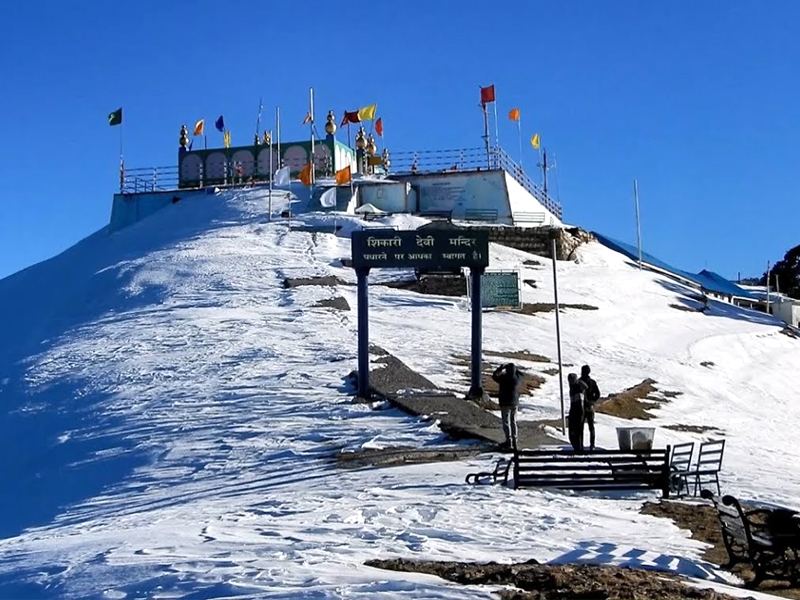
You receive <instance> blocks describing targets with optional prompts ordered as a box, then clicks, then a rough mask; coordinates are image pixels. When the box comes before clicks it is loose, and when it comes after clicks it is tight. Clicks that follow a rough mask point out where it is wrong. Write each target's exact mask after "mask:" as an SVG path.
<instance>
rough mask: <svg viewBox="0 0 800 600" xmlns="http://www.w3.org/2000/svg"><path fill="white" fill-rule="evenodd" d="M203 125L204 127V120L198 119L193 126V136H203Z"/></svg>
mask: <svg viewBox="0 0 800 600" xmlns="http://www.w3.org/2000/svg"><path fill="white" fill-rule="evenodd" d="M203 125H205V119H200V120H199V121H198V122H197V123H195V124H194V135H203Z"/></svg>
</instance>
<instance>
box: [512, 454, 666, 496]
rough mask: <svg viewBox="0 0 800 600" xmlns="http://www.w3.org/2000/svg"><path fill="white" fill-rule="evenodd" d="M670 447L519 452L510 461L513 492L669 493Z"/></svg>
mask: <svg viewBox="0 0 800 600" xmlns="http://www.w3.org/2000/svg"><path fill="white" fill-rule="evenodd" d="M669 460H670V447H669V446H667V447H666V448H662V449H653V450H631V451H627V450H597V451H595V452H590V453H587V454H579V453H575V452H572V451H553V450H519V451H517V452H515V453H514V456H513V458H512V466H513V469H512V473H513V482H514V489H517V488H520V487H553V488H563V489H571V490H642V489H656V490H661V492H662V494H663V496H664V497H665V498H668V497H669V494H670V467H669Z"/></svg>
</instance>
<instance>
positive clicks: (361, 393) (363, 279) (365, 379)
mask: <svg viewBox="0 0 800 600" xmlns="http://www.w3.org/2000/svg"><path fill="white" fill-rule="evenodd" d="M356 276H357V277H358V397H359V398H369V294H368V292H369V282H368V277H369V269H358V270H357V271H356Z"/></svg>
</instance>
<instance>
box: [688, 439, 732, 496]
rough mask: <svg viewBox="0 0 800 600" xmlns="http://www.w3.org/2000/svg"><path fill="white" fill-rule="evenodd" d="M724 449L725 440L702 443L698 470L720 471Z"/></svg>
mask: <svg viewBox="0 0 800 600" xmlns="http://www.w3.org/2000/svg"><path fill="white" fill-rule="evenodd" d="M724 451H725V440H714V441H711V442H703V443H702V444H700V452H699V453H698V455H697V469H696V470H697V471H698V472H706V473H716V472H718V471H719V470H720V469H721V468H722V454H723V452H724ZM734 500H735V498H734Z"/></svg>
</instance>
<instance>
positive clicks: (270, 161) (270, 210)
mask: <svg viewBox="0 0 800 600" xmlns="http://www.w3.org/2000/svg"><path fill="white" fill-rule="evenodd" d="M267 151H268V152H269V209H268V210H269V216H268V217H267V220H268V221H272V179H273V178H274V177H275V173H274V172H273V170H272V134H270V136H269V147H268V148H267Z"/></svg>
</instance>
